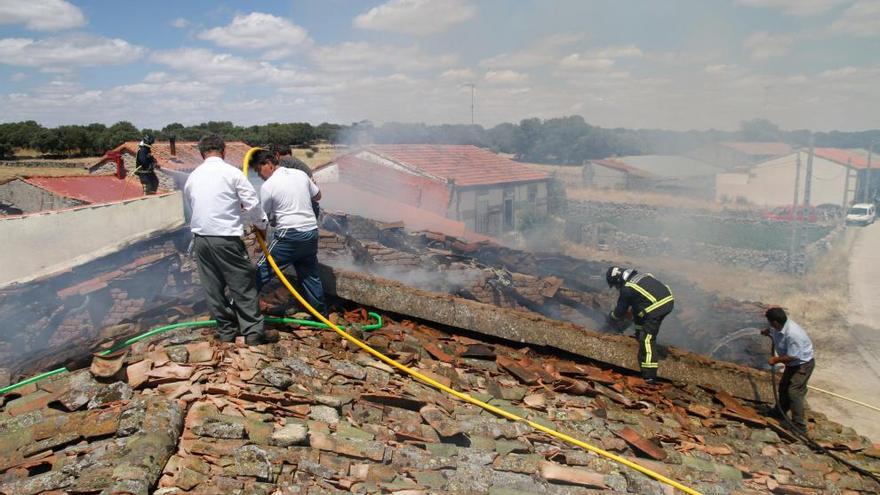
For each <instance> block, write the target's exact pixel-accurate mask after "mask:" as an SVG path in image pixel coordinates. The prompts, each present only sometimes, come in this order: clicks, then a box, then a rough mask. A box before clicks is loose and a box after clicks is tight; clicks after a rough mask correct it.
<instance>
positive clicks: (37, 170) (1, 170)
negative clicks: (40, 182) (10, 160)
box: [0, 166, 88, 181]
mask: <svg viewBox="0 0 880 495" xmlns="http://www.w3.org/2000/svg"><path fill="white" fill-rule="evenodd" d="M86 174H88V171H87V170H86V169H84V168H82V167H21V166H0V181H4V180H7V179H11V178H13V177H21V176H23V175H43V176H49V177H59V176H62V175H86Z"/></svg>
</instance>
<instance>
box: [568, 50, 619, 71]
mask: <svg viewBox="0 0 880 495" xmlns="http://www.w3.org/2000/svg"><path fill="white" fill-rule="evenodd" d="M559 66H560V67H561V68H563V69H570V70H586V71H596V72H604V71H608V70H611V69H613V68H614V60H612V59H610V58H602V57H589V56H582V55H581V54H579V53H572V54H571V55H569V56H567V57H565V58H563V59H562V60H560V61H559Z"/></svg>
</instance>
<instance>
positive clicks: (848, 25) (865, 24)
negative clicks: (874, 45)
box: [831, 0, 880, 38]
mask: <svg viewBox="0 0 880 495" xmlns="http://www.w3.org/2000/svg"><path fill="white" fill-rule="evenodd" d="M831 30H832V31H833V32H837V33H841V34H848V35H851V36H858V37H861V38H871V37H875V36H880V1H877V0H859V1H858V2H856V3H855V4H853V5H852V6H851V7H849V8H848V9H846V10H845V11H844V12H843V15H842V16H840V19H838V20H836V21H834V23H833V24H831Z"/></svg>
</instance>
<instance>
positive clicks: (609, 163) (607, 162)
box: [590, 158, 653, 178]
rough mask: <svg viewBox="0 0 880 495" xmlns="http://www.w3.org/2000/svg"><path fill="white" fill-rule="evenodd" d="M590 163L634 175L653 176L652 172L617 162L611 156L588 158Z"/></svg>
mask: <svg viewBox="0 0 880 495" xmlns="http://www.w3.org/2000/svg"><path fill="white" fill-rule="evenodd" d="M590 163H593V164H595V165H599V166H602V167H606V168H611V169H614V170H620V171H621V172H626V173H628V174H630V175H635V176H637V177H646V178H647V177H653V174H651V173H649V172H646V171H644V170H639V169H637V168H635V167H630V166H629V165H627V164H625V163H623V162H619V161H617V160H615V159H613V158H603V159H601V160H590Z"/></svg>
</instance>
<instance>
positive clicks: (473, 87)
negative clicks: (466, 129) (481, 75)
mask: <svg viewBox="0 0 880 495" xmlns="http://www.w3.org/2000/svg"><path fill="white" fill-rule="evenodd" d="M465 86H467V87H469V88H471V125H474V92H475V90H476V88H477V85H476V84H475V83H466V84H465Z"/></svg>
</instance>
